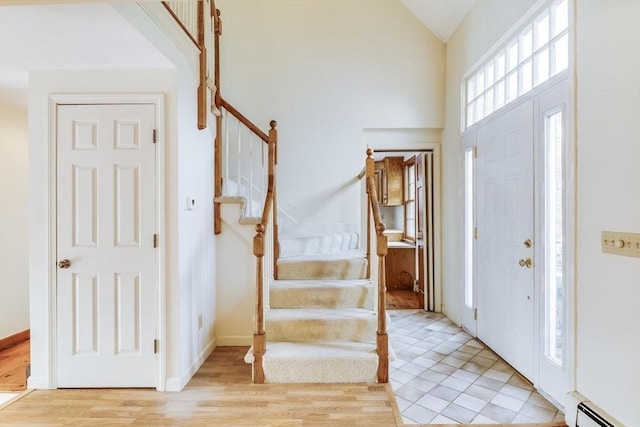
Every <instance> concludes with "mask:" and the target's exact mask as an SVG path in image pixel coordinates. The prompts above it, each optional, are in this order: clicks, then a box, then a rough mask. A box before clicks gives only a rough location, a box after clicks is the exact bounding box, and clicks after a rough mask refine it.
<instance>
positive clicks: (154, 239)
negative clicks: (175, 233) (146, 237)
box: [153, 234, 158, 248]
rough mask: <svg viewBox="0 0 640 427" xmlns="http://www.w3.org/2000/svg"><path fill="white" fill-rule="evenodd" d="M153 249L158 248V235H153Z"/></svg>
mask: <svg viewBox="0 0 640 427" xmlns="http://www.w3.org/2000/svg"><path fill="white" fill-rule="evenodd" d="M153 247H154V248H157V247H158V235H157V234H154V235H153Z"/></svg>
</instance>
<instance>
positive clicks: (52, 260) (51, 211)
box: [29, 94, 168, 391]
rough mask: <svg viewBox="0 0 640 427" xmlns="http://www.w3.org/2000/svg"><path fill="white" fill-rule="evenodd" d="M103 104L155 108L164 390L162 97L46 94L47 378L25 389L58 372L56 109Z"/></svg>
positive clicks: (159, 385)
mask: <svg viewBox="0 0 640 427" xmlns="http://www.w3.org/2000/svg"><path fill="white" fill-rule="evenodd" d="M107 104H153V105H154V106H155V118H156V122H155V128H156V132H157V135H156V191H157V194H156V230H157V232H158V234H159V245H158V255H157V268H158V271H157V273H158V288H157V290H156V295H157V298H158V319H157V328H158V330H157V337H158V339H159V340H160V352H159V354H158V373H157V379H156V389H157V390H159V391H163V390H164V384H165V381H164V379H165V377H166V360H165V359H166V358H165V354H166V352H167V346H166V282H165V281H166V279H165V253H166V245H165V241H166V236H168V232H167V230H166V224H165V210H166V206H165V198H164V194H165V179H166V178H165V169H166V168H165V132H164V129H165V126H166V123H165V109H164V96H163V95H162V94H51V95H49V141H48V144H47V151H48V168H49V170H48V172H49V173H48V176H49V188H48V191H47V198H48V200H47V202H48V203H47V205H48V218H49V221H48V223H49V233H48V236H47V243H48V244H47V248H48V253H47V258H48V260H49V272H48V281H49V284H50V286H49V287H48V295H47V299H48V301H49V303H48V306H49V313H48V316H47V317H48V319H49V322H48V323H49V324H48V328H47V329H48V331H47V332H48V339H49V345H48V348H47V351H48V355H47V360H49V378H48V380H44V381H43V378H38V379H37V381H36V379H34V380H33V381H31V380H30V382H29V387H36V386H37V385H41V384H42V383H43V382H45V383H46V385H47V387H43V388H57V387H58V379H57V376H58V375H57V374H58V369H57V366H58V365H57V360H56V333H57V320H56V319H57V317H56V315H57V313H56V295H57V280H56V278H57V275H56V268H55V265H56V260H57V259H56V247H57V240H56V232H57V228H56V227H57V218H56V200H57V194H56V189H57V161H56V153H57V148H56V147H57V140H56V134H57V129H56V127H57V106H58V105H107Z"/></svg>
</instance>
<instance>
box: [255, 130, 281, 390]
mask: <svg viewBox="0 0 640 427" xmlns="http://www.w3.org/2000/svg"><path fill="white" fill-rule="evenodd" d="M270 126H271V129H270V130H269V136H268V145H269V154H268V179H267V182H268V184H267V195H266V198H265V202H264V207H263V209H262V215H261V217H260V222H259V223H258V224H257V225H256V235H255V236H254V237H253V254H254V255H255V256H256V328H255V333H254V334H253V382H254V383H258V384H263V383H264V380H265V378H264V369H263V365H262V358H263V356H264V354H265V352H266V351H267V337H266V331H265V310H266V307H268V305H269V303H268V296H269V289H268V288H269V283H271V279H273V278H275V277H276V264H275V262H276V260H277V255H278V254H277V247H278V244H277V236H278V224H277V215H276V211H277V208H276V206H277V204H276V168H275V166H276V162H277V158H276V153H277V144H278V131H277V130H276V126H277V123H276V122H275V120H272V121H271V123H270ZM270 218H271V219H272V220H271V221H269V219H270ZM270 243H271V244H270ZM268 248H274V250H273V251H268V250H267V249H268ZM265 257H266V258H267V260H266V262H265V260H264V258H265Z"/></svg>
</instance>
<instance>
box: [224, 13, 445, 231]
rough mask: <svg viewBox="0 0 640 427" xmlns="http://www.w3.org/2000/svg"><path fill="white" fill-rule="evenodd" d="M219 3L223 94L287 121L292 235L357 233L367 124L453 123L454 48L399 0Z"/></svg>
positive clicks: (283, 176) (283, 136)
mask: <svg viewBox="0 0 640 427" xmlns="http://www.w3.org/2000/svg"><path fill="white" fill-rule="evenodd" d="M216 5H217V7H218V8H219V9H220V10H221V11H222V20H223V36H222V39H221V58H222V83H221V93H222V95H223V97H224V98H226V99H227V100H228V101H229V102H231V104H233V105H234V106H235V107H237V108H238V109H239V110H240V111H242V112H243V113H244V114H245V115H247V116H248V117H249V118H250V119H252V120H253V121H254V122H255V123H256V124H258V125H259V126H260V127H261V128H262V129H264V130H266V129H267V128H268V123H269V120H271V119H276V120H277V121H278V130H279V164H278V203H279V205H280V206H281V207H282V208H283V209H284V210H286V211H287V213H288V214H290V215H291V216H292V217H293V218H294V219H295V221H297V223H298V224H297V225H295V223H293V224H292V223H289V222H286V223H284V224H283V227H282V228H283V230H282V231H283V232H285V233H286V232H292V231H299V232H303V231H316V232H318V231H338V230H343V229H345V228H346V229H348V228H352V229H353V230H358V228H357V226H356V224H358V223H359V222H360V218H359V209H360V205H359V203H358V202H357V200H359V197H360V194H359V186H358V185H355V181H354V180H353V177H354V176H355V175H357V173H358V172H359V171H360V170H361V169H362V166H363V165H364V159H365V148H366V146H365V141H364V139H365V136H364V132H363V130H364V129H366V128H374V129H377V128H391V129H398V128H441V127H442V126H443V118H444V115H443V108H442V106H443V99H444V87H443V86H442V84H441V83H442V82H443V81H444V54H445V53H444V45H443V43H442V42H441V41H440V40H439V39H438V38H437V37H436V36H435V35H433V34H432V33H431V32H430V31H429V30H427V29H426V28H425V27H424V25H423V24H422V23H421V22H420V21H419V20H418V19H417V18H416V17H415V16H414V15H412V14H411V12H409V10H408V9H406V8H405V7H404V6H403V5H402V4H401V3H400V2H398V1H393V0H379V1H366V0H346V1H345V0H323V1H312V0H296V1H294V0H246V1H228V0H220V1H218V2H217V3H216ZM424 142H426V141H424Z"/></svg>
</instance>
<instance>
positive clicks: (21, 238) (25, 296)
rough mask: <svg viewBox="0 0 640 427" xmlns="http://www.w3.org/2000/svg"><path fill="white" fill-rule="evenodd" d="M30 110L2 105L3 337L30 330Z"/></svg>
mask: <svg viewBox="0 0 640 427" xmlns="http://www.w3.org/2000/svg"><path fill="white" fill-rule="evenodd" d="M28 159H29V151H28V144H27V112H26V111H25V110H20V109H15V108H11V107H6V106H3V105H0V224H1V225H0V339H2V338H6V337H8V336H11V335H14V334H16V333H18V332H22V331H25V330H27V329H29V269H28V245H27V230H28V229H27V209H28V204H27V194H28V193H27V189H28V170H29V165H28Z"/></svg>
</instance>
